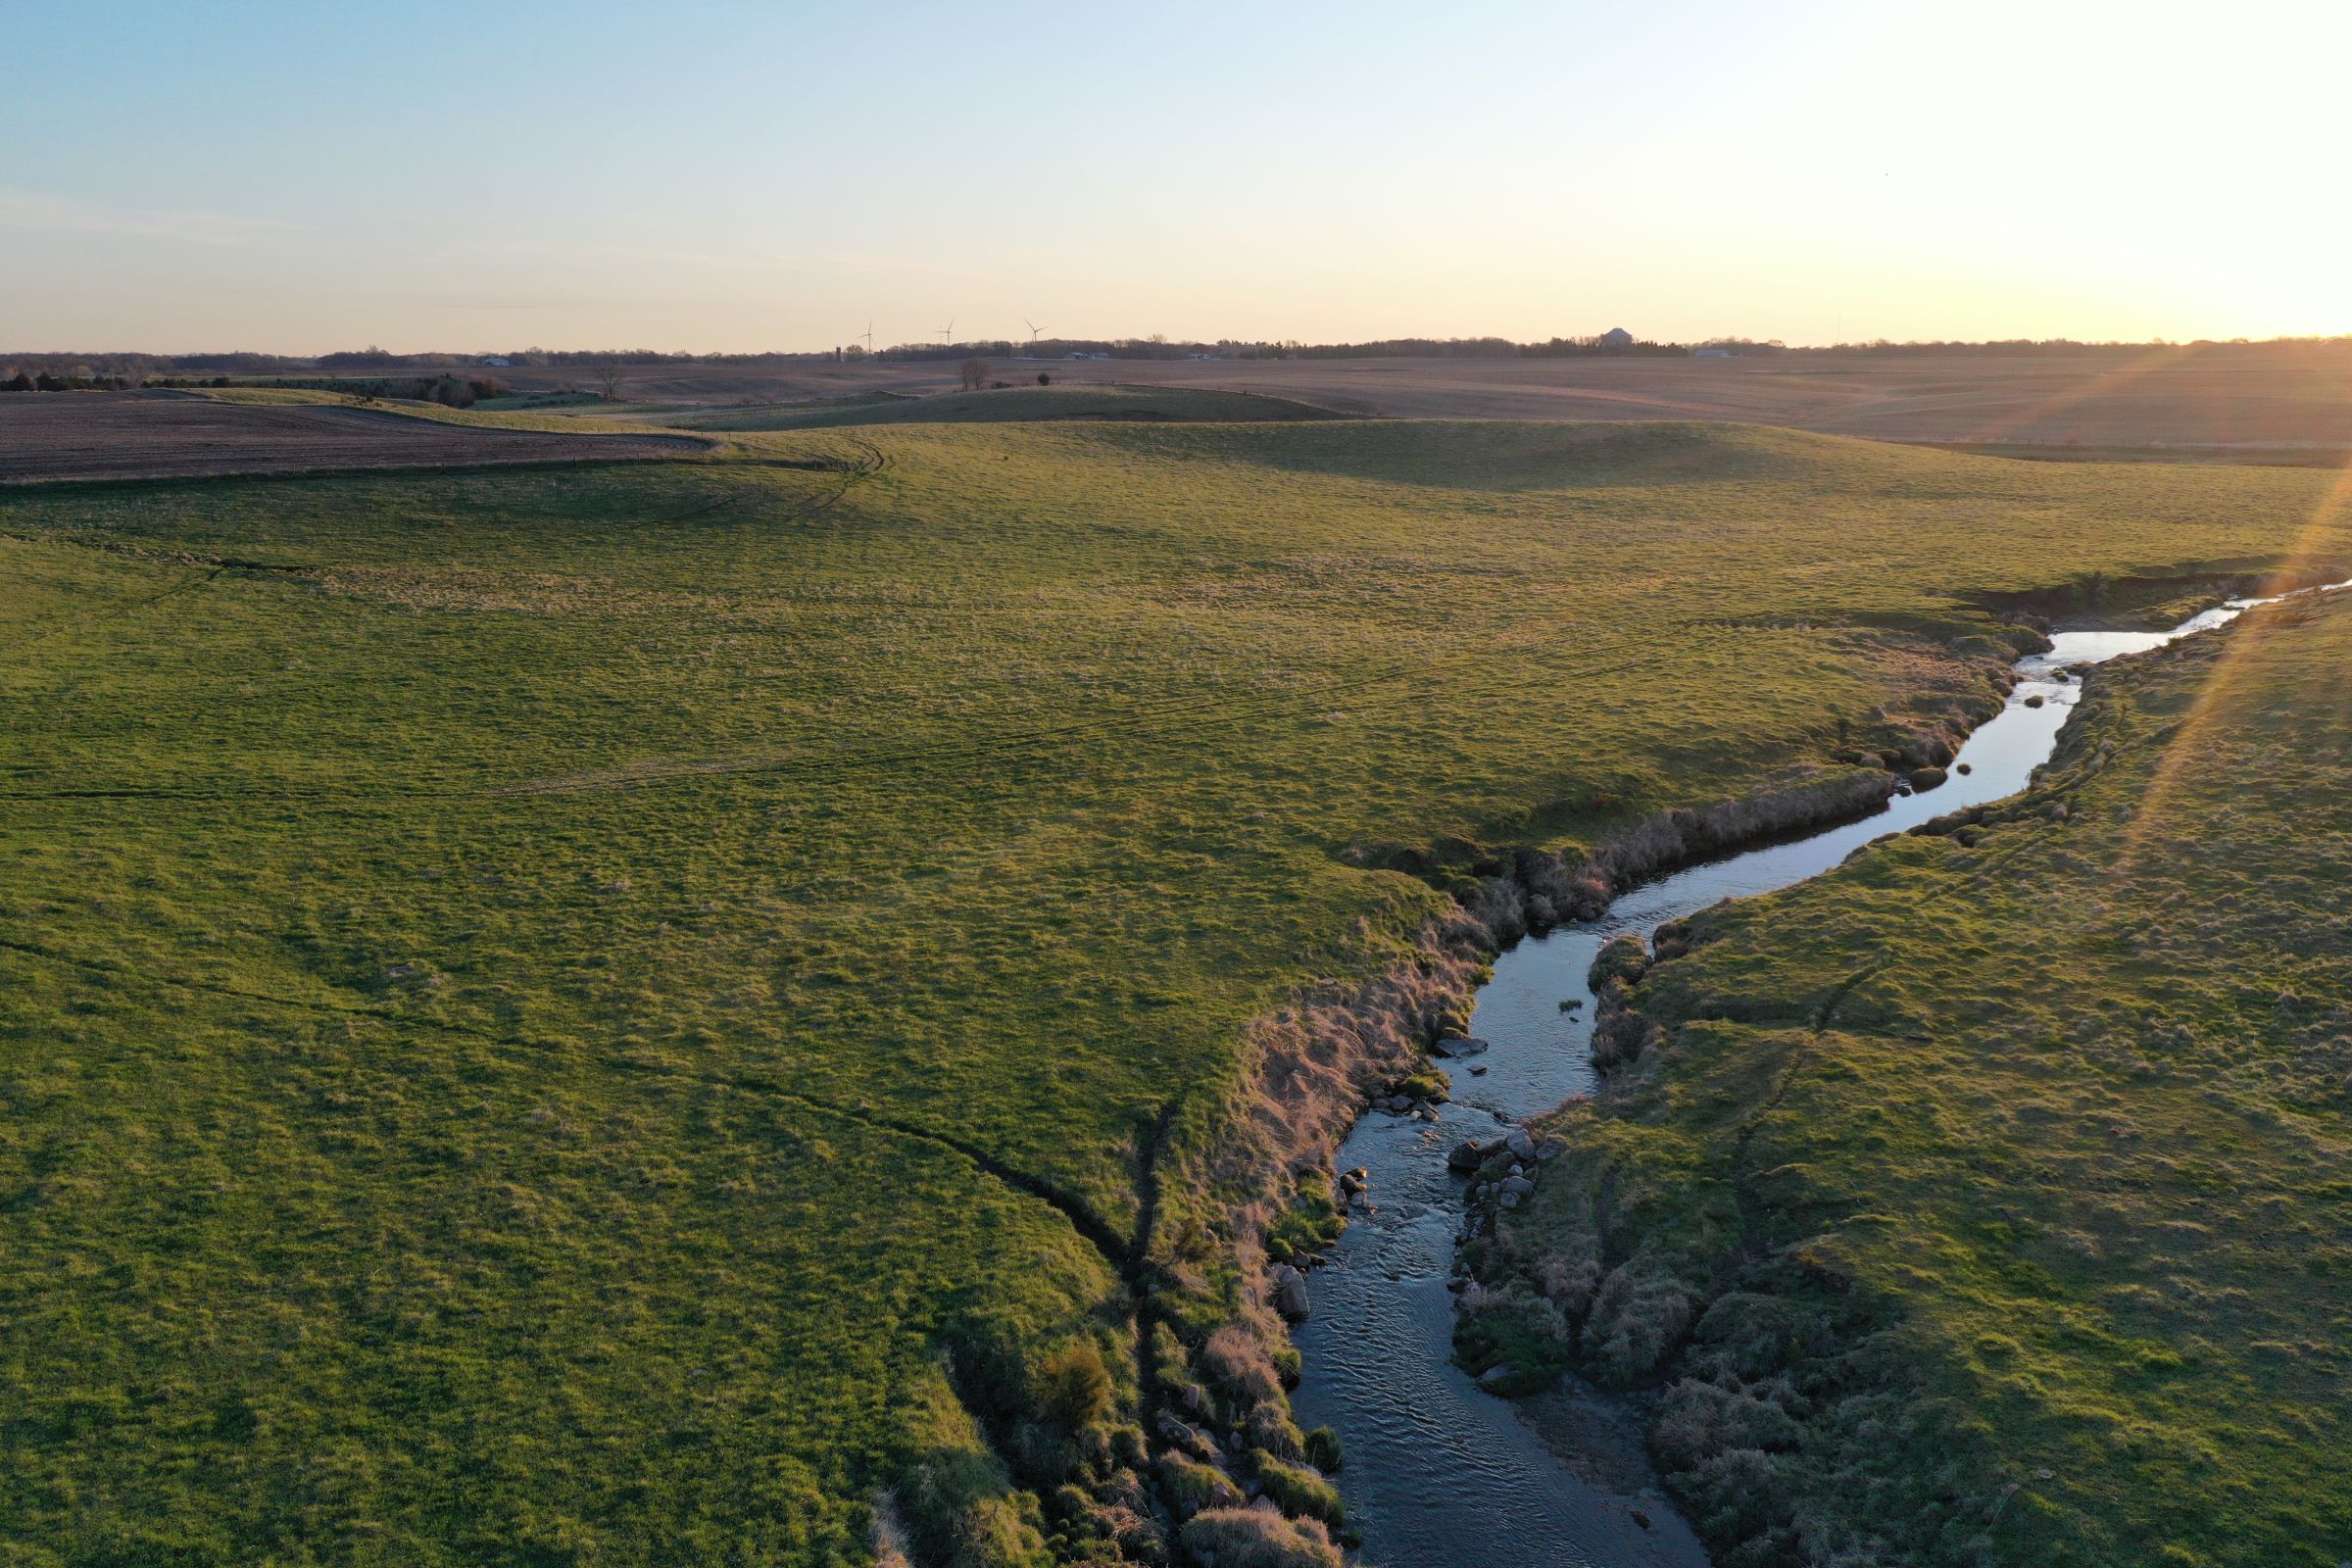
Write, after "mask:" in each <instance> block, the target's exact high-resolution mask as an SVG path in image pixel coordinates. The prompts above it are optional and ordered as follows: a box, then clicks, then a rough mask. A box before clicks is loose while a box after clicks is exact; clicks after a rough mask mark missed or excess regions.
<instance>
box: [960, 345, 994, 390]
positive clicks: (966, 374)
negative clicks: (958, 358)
mask: <svg viewBox="0 0 2352 1568" xmlns="http://www.w3.org/2000/svg"><path fill="white" fill-rule="evenodd" d="M987 385H988V362H987V361H986V360H984V359H982V358H981V357H980V356H979V355H977V354H975V355H973V356H972V357H971V358H970V359H968V360H966V361H964V362H963V390H965V391H966V392H977V391H979V390H980V389H981V388H982V387H985V386H987Z"/></svg>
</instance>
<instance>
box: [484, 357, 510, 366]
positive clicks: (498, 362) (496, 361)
mask: <svg viewBox="0 0 2352 1568" xmlns="http://www.w3.org/2000/svg"><path fill="white" fill-rule="evenodd" d="M482 363H483V364H484V365H495V366H498V367H500V368H505V367H507V366H510V365H512V364H514V363H515V362H514V361H513V360H502V359H500V358H499V357H498V356H497V355H495V354H493V355H490V356H488V357H487V358H485V359H484V360H483V361H482Z"/></svg>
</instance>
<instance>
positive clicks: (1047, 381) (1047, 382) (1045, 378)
mask: <svg viewBox="0 0 2352 1568" xmlns="http://www.w3.org/2000/svg"><path fill="white" fill-rule="evenodd" d="M1037 384H1038V385H1039V386H1052V385H1053V384H1054V378H1053V377H1052V376H1050V375H1048V374H1047V373H1046V372H1045V371H1043V370H1040V371H1038V372H1037Z"/></svg>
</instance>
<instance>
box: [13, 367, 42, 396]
mask: <svg viewBox="0 0 2352 1568" xmlns="http://www.w3.org/2000/svg"><path fill="white" fill-rule="evenodd" d="M8 389H9V390H10V391H11V392H32V391H37V390H38V389H39V387H38V383H36V382H35V381H34V380H33V378H32V377H31V376H29V375H27V374H25V372H24V371H23V370H19V371H18V372H17V373H16V374H14V375H12V376H10V377H9V378H8Z"/></svg>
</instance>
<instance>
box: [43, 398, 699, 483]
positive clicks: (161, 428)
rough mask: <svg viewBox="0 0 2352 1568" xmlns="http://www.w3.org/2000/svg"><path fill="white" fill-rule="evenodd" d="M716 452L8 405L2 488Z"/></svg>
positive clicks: (120, 407) (274, 413) (240, 416)
mask: <svg viewBox="0 0 2352 1568" xmlns="http://www.w3.org/2000/svg"><path fill="white" fill-rule="evenodd" d="M707 445H708V443H706V442H704V441H701V440H697V439H695V438H693V437H689V436H642V435H596V434H592V433H586V432H583V433H581V434H579V435H572V434H568V433H565V434H557V433H549V432H541V431H536V430H492V429H483V428H480V427H478V426H472V425H461V424H444V423H440V422H437V421H434V420H431V419H418V418H410V417H404V416H401V415H397V414H388V413H377V412H371V411H369V410H366V409H350V408H336V407H327V406H320V407H312V406H307V405H295V406H286V407H267V406H263V407H255V406H246V405H233V404H223V403H213V402H208V401H206V400H203V399H199V398H180V397H171V396H156V395H150V394H143V393H109V392H66V393H52V394H41V393H29V392H27V393H13V394H6V395H0V483H25V482H28V481H38V480H60V479H160V478H182V477H189V476H196V475H207V474H231V473H298V472H304V471H309V470H316V469H324V468H409V467H451V466H469V465H473V464H505V463H566V462H578V461H581V460H585V459H604V458H658V457H676V456H679V455H681V454H683V453H689V452H699V451H702V450H704V449H705V448H706V447H707Z"/></svg>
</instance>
